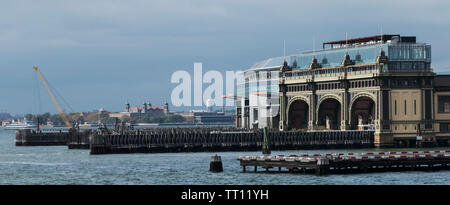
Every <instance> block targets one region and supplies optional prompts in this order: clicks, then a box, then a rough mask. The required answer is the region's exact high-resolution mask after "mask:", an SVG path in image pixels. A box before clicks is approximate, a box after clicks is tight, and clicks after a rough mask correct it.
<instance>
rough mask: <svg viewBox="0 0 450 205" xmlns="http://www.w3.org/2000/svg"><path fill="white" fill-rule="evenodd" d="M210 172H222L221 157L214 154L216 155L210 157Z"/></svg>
mask: <svg viewBox="0 0 450 205" xmlns="http://www.w3.org/2000/svg"><path fill="white" fill-rule="evenodd" d="M209 171H210V172H223V166H222V158H221V157H220V156H218V155H217V154H216V156H212V157H211V162H210V163H209Z"/></svg>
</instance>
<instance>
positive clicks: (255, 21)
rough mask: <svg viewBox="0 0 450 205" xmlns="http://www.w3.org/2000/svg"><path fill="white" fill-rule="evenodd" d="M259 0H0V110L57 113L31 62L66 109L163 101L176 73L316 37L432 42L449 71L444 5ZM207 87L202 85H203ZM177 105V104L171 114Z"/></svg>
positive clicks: (449, 16)
mask: <svg viewBox="0 0 450 205" xmlns="http://www.w3.org/2000/svg"><path fill="white" fill-rule="evenodd" d="M313 2H314V3H308V2H299V1H294V0H292V1H263V0H252V1H245V2H243V1H242V0H226V1H215V0H194V1H181V0H180V1H172V0H161V1H152V0H127V1H118V0H97V1H91V0H89V1H83V0H76V1H54V0H51V1H50V0H48V1H46V0H39V1H35V0H29V1H22V0H2V1H1V2H0V96H1V97H0V111H2V110H6V111H8V112H10V113H30V112H33V113H35V112H38V111H39V110H40V111H41V112H45V111H50V112H56V109H55V108H54V107H53V105H52V104H51V102H50V101H49V98H48V96H47V94H46V93H45V92H44V90H42V88H41V90H40V96H41V97H40V99H41V104H42V105H41V108H40V109H39V106H38V103H37V102H38V97H37V89H36V86H37V83H38V82H37V79H36V74H35V73H34V71H33V70H32V66H33V65H35V64H38V65H39V66H40V69H41V70H42V72H43V73H44V75H45V76H46V78H47V79H48V81H49V82H50V83H51V84H52V85H53V87H56V89H57V90H58V91H59V93H60V94H61V95H62V96H64V98H65V99H66V101H68V103H69V104H70V105H71V107H72V108H73V111H91V110H94V109H99V108H104V109H107V110H112V111H121V110H123V108H124V104H125V103H126V102H130V103H131V104H133V105H136V104H139V105H140V104H142V103H143V102H144V101H150V102H151V103H152V104H153V105H162V104H163V103H165V102H166V101H167V102H169V103H170V93H171V91H172V89H173V88H174V87H175V86H176V85H175V84H171V83H170V77H171V75H172V73H173V72H175V71H177V70H187V71H189V72H192V70H193V63H194V62H202V63H203V67H204V69H203V70H204V71H207V70H219V71H225V70H243V69H247V68H249V67H250V66H252V65H253V64H254V63H255V62H257V61H260V60H263V59H265V58H269V57H275V56H281V55H282V53H283V47H282V44H283V43H282V42H283V40H285V41H286V53H287V54H294V53H300V52H301V51H303V50H311V49H312V39H313V38H315V41H316V47H317V48H319V47H320V45H321V43H322V42H323V41H331V40H342V39H345V33H346V32H347V33H348V36H349V38H353V37H361V36H368V35H377V34H379V33H380V32H381V31H380V30H381V29H380V28H381V26H382V27H383V33H386V34H388V33H389V34H401V35H414V36H417V40H418V41H420V42H426V43H429V44H431V45H432V67H433V68H434V69H435V71H447V70H449V71H450V57H448V55H449V53H450V38H449V36H450V35H449V34H450V12H449V11H450V2H449V1H447V0H441V1H432V0H431V1H430V0H427V1H416V2H413V1H408V0H404V1H392V0H389V1H384V0H377V1H367V2H364V1H361V0H355V1H335V0H327V1H320V0H316V1H313ZM206 86H207V85H204V87H206ZM173 109H179V108H173Z"/></svg>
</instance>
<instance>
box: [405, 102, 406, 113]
mask: <svg viewBox="0 0 450 205" xmlns="http://www.w3.org/2000/svg"><path fill="white" fill-rule="evenodd" d="M405 115H406V100H405Z"/></svg>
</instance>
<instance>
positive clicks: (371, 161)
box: [238, 150, 450, 175]
mask: <svg viewBox="0 0 450 205" xmlns="http://www.w3.org/2000/svg"><path fill="white" fill-rule="evenodd" d="M238 160H239V161H240V166H241V167H242V170H243V172H247V171H248V170H247V167H253V172H255V173H256V172H258V167H259V168H261V169H262V170H265V172H269V173H270V172H274V171H273V170H271V169H274V168H276V170H275V172H279V173H282V172H287V173H304V174H316V175H327V174H347V173H370V172H388V171H428V170H449V169H450V150H446V151H443V150H437V151H409V152H376V153H374V152H368V153H328V154H302V155H289V156H284V155H276V156H241V157H239V158H238Z"/></svg>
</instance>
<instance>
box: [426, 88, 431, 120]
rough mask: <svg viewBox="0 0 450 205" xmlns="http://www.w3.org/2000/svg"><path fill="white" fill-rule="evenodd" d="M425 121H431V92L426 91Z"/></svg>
mask: <svg viewBox="0 0 450 205" xmlns="http://www.w3.org/2000/svg"><path fill="white" fill-rule="evenodd" d="M425 119H427V120H428V119H431V91H430V90H426V91H425Z"/></svg>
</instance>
